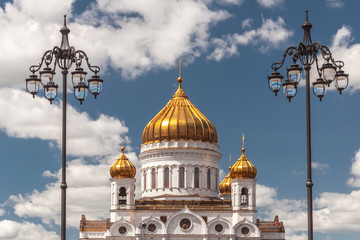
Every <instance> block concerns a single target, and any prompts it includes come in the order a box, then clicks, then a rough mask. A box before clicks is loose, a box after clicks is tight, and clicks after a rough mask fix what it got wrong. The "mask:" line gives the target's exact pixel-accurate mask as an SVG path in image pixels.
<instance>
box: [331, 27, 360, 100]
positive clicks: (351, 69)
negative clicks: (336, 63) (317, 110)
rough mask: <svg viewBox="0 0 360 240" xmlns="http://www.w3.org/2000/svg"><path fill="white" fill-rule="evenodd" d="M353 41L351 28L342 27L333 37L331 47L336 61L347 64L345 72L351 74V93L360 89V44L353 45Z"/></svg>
mask: <svg viewBox="0 0 360 240" xmlns="http://www.w3.org/2000/svg"><path fill="white" fill-rule="evenodd" d="M353 41H354V38H353V36H352V29H351V27H349V26H342V27H341V28H340V29H338V31H337V32H336V34H335V35H334V36H333V38H332V44H331V46H330V50H331V51H332V53H333V57H334V59H335V60H341V61H343V62H344V64H345V66H344V68H343V70H344V71H345V73H348V74H349V87H348V88H349V90H350V91H349V92H350V93H353V92H354V91H357V90H359V89H360V69H359V68H358V59H359V58H360V43H353ZM330 89H334V88H330ZM345 92H348V91H345Z"/></svg>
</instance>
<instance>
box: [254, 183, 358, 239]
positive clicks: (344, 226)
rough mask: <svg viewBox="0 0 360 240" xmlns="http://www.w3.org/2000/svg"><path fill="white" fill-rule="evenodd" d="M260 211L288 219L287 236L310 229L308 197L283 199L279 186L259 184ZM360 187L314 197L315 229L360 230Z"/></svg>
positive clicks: (334, 231)
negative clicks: (358, 189) (306, 198)
mask: <svg viewBox="0 0 360 240" xmlns="http://www.w3.org/2000/svg"><path fill="white" fill-rule="evenodd" d="M257 200H259V201H258V204H257V205H258V207H260V210H259V213H261V214H262V215H265V218H266V219H269V220H271V219H273V218H274V216H275V215H278V216H279V217H280V221H283V222H284V226H285V229H286V236H287V239H303V237H304V236H303V235H304V232H306V231H307V205H306V201H305V200H295V199H280V198H278V196H277V194H276V190H275V189H274V188H271V187H267V186H263V185H257ZM359 221H360V191H352V192H350V193H336V192H324V193H322V194H320V196H319V197H316V198H315V199H314V231H315V232H321V233H330V232H331V233H341V232H344V231H347V232H358V231H359V227H358V223H359Z"/></svg>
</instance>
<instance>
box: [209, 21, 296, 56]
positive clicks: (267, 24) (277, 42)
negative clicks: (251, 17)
mask: <svg viewBox="0 0 360 240" xmlns="http://www.w3.org/2000/svg"><path fill="white" fill-rule="evenodd" d="M292 35H293V31H291V30H288V29H286V26H285V22H284V20H283V19H282V18H281V17H278V19H277V20H276V21H274V20H272V19H270V18H269V19H263V23H262V25H261V26H260V27H259V28H257V29H252V30H248V31H246V32H244V33H242V34H238V33H235V34H232V35H225V36H223V37H222V38H214V39H213V40H212V45H213V46H214V48H215V50H214V51H213V52H212V53H211V54H210V55H209V56H208V59H213V60H216V61H220V60H221V59H223V58H228V57H232V56H234V55H236V54H238V46H240V45H249V44H252V45H260V48H259V49H260V51H261V52H266V51H267V50H268V49H270V48H278V47H280V46H281V45H282V44H283V43H284V42H286V41H287V40H288V39H289V38H290V37H291V36H292Z"/></svg>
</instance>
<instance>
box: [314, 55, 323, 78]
mask: <svg viewBox="0 0 360 240" xmlns="http://www.w3.org/2000/svg"><path fill="white" fill-rule="evenodd" d="M315 62H316V71H317V73H318V74H319V78H321V76H322V73H321V69H320V68H319V61H318V58H317V57H316V56H315Z"/></svg>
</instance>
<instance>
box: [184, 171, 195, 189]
mask: <svg viewBox="0 0 360 240" xmlns="http://www.w3.org/2000/svg"><path fill="white" fill-rule="evenodd" d="M186 176H187V177H186V185H185V187H186V188H194V181H195V179H194V166H188V167H187V171H186Z"/></svg>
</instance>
